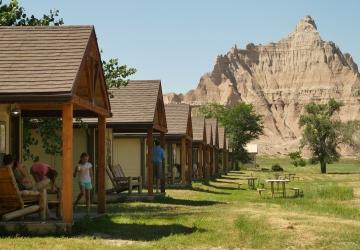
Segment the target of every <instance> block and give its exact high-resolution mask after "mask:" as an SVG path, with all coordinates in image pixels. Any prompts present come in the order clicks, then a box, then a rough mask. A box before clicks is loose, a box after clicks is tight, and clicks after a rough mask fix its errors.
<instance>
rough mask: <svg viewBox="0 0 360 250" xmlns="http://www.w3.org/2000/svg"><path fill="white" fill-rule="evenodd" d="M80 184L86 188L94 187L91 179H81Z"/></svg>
mask: <svg viewBox="0 0 360 250" xmlns="http://www.w3.org/2000/svg"><path fill="white" fill-rule="evenodd" d="M80 186H82V187H84V188H85V189H86V190H90V189H92V184H91V181H80Z"/></svg>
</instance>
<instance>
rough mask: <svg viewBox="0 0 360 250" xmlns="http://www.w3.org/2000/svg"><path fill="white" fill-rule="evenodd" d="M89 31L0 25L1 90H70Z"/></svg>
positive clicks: (12, 91) (20, 91) (29, 92)
mask: <svg viewBox="0 0 360 250" xmlns="http://www.w3.org/2000/svg"><path fill="white" fill-rule="evenodd" d="M92 31H93V26H60V27H59V26H55V27H54V26H52V27H51V26H33V27H28V26H27V27H13V26H11V27H6V26H0V83H1V84H0V94H18V93H21V94H24V93H28V94H34V93H42V94H44V93H54V92H57V93H70V92H71V91H72V88H73V84H74V82H75V79H76V77H77V73H78V70H79V67H80V64H81V61H82V59H83V55H84V53H85V50H86V46H87V44H88V41H89V38H90V35H91V33H92ZM14 72H16V74H14Z"/></svg>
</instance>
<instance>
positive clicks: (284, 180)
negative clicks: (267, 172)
mask: <svg viewBox="0 0 360 250" xmlns="http://www.w3.org/2000/svg"><path fill="white" fill-rule="evenodd" d="M266 182H268V183H270V186H271V196H272V197H274V196H275V193H276V192H275V188H274V183H276V184H278V185H277V189H279V184H281V191H280V193H281V194H282V196H283V197H286V187H285V186H286V183H288V182H290V180H288V179H283V180H282V179H273V180H266ZM277 192H278V193H279V190H277Z"/></svg>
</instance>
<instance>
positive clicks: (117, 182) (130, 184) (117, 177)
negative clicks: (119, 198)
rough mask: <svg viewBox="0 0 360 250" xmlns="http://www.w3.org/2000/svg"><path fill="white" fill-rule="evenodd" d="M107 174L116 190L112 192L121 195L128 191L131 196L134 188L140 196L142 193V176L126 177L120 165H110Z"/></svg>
mask: <svg viewBox="0 0 360 250" xmlns="http://www.w3.org/2000/svg"><path fill="white" fill-rule="evenodd" d="M106 172H107V174H108V176H109V178H110V180H111V182H112V184H113V186H114V188H113V189H111V190H110V191H111V192H116V193H121V192H123V191H126V190H127V191H128V192H129V194H131V193H132V191H133V188H137V190H138V193H139V194H140V193H141V192H142V178H141V176H137V177H133V176H125V173H124V171H123V169H122V167H121V165H119V164H118V165H115V166H112V165H109V166H108V167H107V168H106Z"/></svg>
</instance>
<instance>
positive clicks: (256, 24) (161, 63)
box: [5, 0, 360, 92]
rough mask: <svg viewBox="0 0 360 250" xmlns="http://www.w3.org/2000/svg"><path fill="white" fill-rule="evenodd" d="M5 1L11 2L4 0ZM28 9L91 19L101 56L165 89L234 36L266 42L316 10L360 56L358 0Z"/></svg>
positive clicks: (117, 2)
mask: <svg viewBox="0 0 360 250" xmlns="http://www.w3.org/2000/svg"><path fill="white" fill-rule="evenodd" d="M5 2H7V1H6V0H5ZM20 4H21V5H22V6H24V7H25V9H26V11H27V13H33V14H35V15H37V16H38V15H41V14H43V13H48V11H49V10H50V9H54V8H55V9H58V10H60V15H61V17H63V19H64V21H65V24H92V25H95V29H96V32H97V36H98V41H99V45H100V47H101V48H102V49H103V51H104V53H103V57H104V58H105V59H107V58H110V57H118V58H119V59H120V61H121V63H126V64H127V65H129V66H132V67H135V68H137V69H138V73H137V74H136V75H135V77H134V78H136V79H161V80H162V83H163V91H164V92H170V91H171V92H173V91H174V92H185V91H188V90H189V89H191V88H195V87H196V85H197V84H198V81H199V79H200V77H201V75H202V74H204V73H206V72H208V71H211V70H212V67H213V63H214V61H215V58H216V56H217V55H218V54H225V53H226V52H227V51H228V50H229V49H230V48H231V47H232V46H233V45H234V44H237V46H238V47H240V48H243V47H245V46H246V44H247V43H250V42H253V43H256V44H258V43H261V44H266V43H269V42H272V41H278V40H279V39H281V38H283V37H284V36H286V35H287V34H288V33H289V32H291V31H292V30H293V29H294V27H295V25H296V24H297V22H298V21H299V20H300V19H301V18H302V17H303V16H305V15H311V16H312V17H313V18H314V19H315V21H316V24H317V26H318V29H319V31H320V34H321V35H322V38H323V39H325V40H331V41H333V42H335V43H336V44H337V45H338V46H339V47H340V49H341V50H342V51H343V52H349V53H350V54H352V56H353V58H354V60H355V62H357V63H359V62H360V31H359V25H360V14H359V11H360V1H357V0H353V1H350V0H343V1H335V0H327V1H326V0H317V1H314V0H312V1H311V0H302V1H300V0H299V1H290V0H273V1H266V0H262V1H261V0H251V1H250V0H247V1H242V0H238V1H236V0H221V1H220V0H218V1H215V0H207V1H206V0H178V1H171V0H151V1H150V0H127V1H125V0H102V1H94V0H72V1H70V0H56V1H54V0H36V1H34V0H20Z"/></svg>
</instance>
